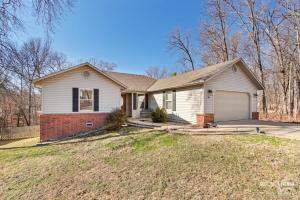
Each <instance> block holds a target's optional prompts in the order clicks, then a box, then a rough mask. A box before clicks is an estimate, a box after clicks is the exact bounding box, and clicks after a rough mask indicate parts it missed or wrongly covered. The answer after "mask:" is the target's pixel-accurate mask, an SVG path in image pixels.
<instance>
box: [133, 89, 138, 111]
mask: <svg viewBox="0 0 300 200" xmlns="http://www.w3.org/2000/svg"><path fill="white" fill-rule="evenodd" d="M132 98H133V110H136V108H137V105H136V103H137V101H136V100H137V99H136V98H137V96H136V93H133V96H132Z"/></svg>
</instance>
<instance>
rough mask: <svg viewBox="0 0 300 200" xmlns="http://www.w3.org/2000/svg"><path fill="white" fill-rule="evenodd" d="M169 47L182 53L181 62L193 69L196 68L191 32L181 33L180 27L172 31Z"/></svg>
mask: <svg viewBox="0 0 300 200" xmlns="http://www.w3.org/2000/svg"><path fill="white" fill-rule="evenodd" d="M169 49H170V50H171V51H178V52H179V53H180V54H181V63H182V64H183V65H184V66H187V65H189V68H190V69H191V70H195V62H194V58H193V54H194V53H193V47H192V42H191V36H190V34H188V33H181V32H180V30H179V29H177V30H175V31H174V32H172V33H171V36H170V39H169Z"/></svg>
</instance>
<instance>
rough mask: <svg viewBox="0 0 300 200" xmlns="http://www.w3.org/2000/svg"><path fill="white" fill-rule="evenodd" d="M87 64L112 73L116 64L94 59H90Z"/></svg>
mask: <svg viewBox="0 0 300 200" xmlns="http://www.w3.org/2000/svg"><path fill="white" fill-rule="evenodd" d="M88 62H89V63H91V64H92V65H94V66H95V67H97V68H99V69H101V70H104V71H113V70H115V68H116V67H117V64H115V63H113V62H107V61H103V60H99V59H96V58H91V59H89V60H88Z"/></svg>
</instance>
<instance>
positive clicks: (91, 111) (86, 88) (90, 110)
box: [78, 88, 94, 113]
mask: <svg viewBox="0 0 300 200" xmlns="http://www.w3.org/2000/svg"><path fill="white" fill-rule="evenodd" d="M81 90H91V91H92V97H91V98H92V99H91V100H92V110H81V109H80V101H81V99H80V91H81ZM78 100H79V102H78V111H79V112H82V113H84V112H94V90H93V89H91V88H79V92H78Z"/></svg>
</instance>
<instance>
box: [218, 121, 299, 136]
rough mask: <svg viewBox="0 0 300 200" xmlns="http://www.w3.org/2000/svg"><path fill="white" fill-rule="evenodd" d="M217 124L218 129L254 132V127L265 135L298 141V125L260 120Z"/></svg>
mask: <svg viewBox="0 0 300 200" xmlns="http://www.w3.org/2000/svg"><path fill="white" fill-rule="evenodd" d="M217 124H218V128H220V129H237V130H252V131H256V127H259V129H260V131H262V132H264V133H265V134H266V135H273V136H278V137H284V138H290V139H297V140H300V124H293V123H283V122H272V121H260V120H239V121H228V122H219V123H217Z"/></svg>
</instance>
